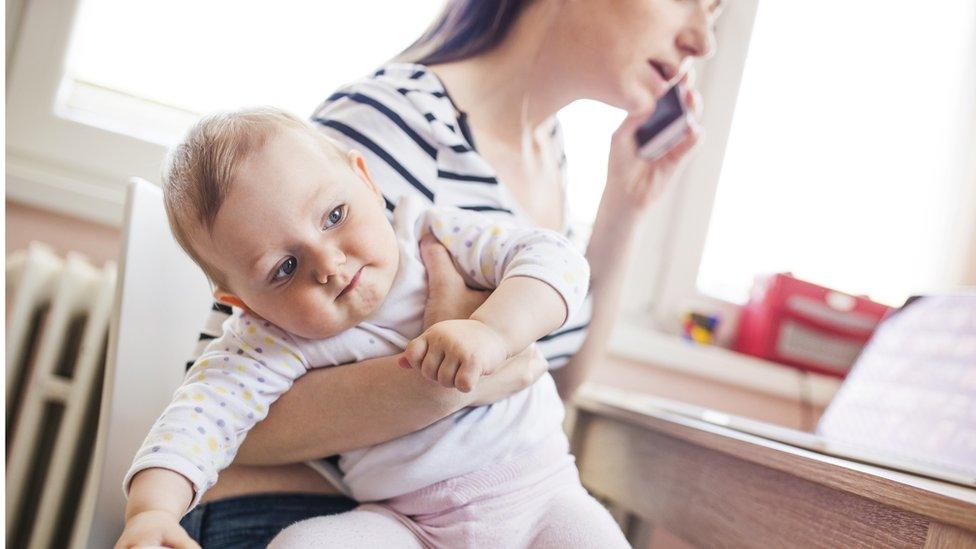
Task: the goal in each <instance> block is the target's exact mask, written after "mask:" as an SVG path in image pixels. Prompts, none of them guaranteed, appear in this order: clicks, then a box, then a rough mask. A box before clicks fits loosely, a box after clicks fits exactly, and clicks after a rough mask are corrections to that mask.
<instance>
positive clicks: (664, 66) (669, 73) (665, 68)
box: [648, 59, 678, 83]
mask: <svg viewBox="0 0 976 549" xmlns="http://www.w3.org/2000/svg"><path fill="white" fill-rule="evenodd" d="M648 64H649V65H651V67H652V68H653V69H654V70H655V72H657V74H658V76H660V77H661V80H664V82H665V83H670V82H671V80H672V79H673V78H674V77H675V76H677V75H678V69H677V68H676V67H674V66H673V65H671V64H669V63H666V62H664V61H658V60H656V59H650V60H648Z"/></svg>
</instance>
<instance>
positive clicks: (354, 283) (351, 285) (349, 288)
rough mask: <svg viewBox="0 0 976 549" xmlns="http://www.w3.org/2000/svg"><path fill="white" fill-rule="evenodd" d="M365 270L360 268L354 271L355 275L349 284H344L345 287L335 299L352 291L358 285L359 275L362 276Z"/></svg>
mask: <svg viewBox="0 0 976 549" xmlns="http://www.w3.org/2000/svg"><path fill="white" fill-rule="evenodd" d="M365 268H366V267H365V266H363V267H360V268H359V270H358V271H356V274H355V275H353V277H352V280H350V281H349V284H346V287H345V288H343V289H342V291H341V292H339V295H337V296H336V299H339V298H340V297H342V296H344V295H346V294H347V293H348V292H350V291H352V290H354V289H355V288H356V286H358V285H359V275H361V274H363V269H365Z"/></svg>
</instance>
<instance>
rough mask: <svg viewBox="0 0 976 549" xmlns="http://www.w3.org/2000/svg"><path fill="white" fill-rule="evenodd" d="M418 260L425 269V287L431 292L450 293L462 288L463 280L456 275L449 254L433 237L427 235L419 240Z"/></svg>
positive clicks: (455, 269)
mask: <svg viewBox="0 0 976 549" xmlns="http://www.w3.org/2000/svg"><path fill="white" fill-rule="evenodd" d="M420 259H421V260H423V262H424V267H426V268H427V287H428V288H429V289H430V291H431V292H442V291H452V290H457V289H463V288H464V279H463V278H461V275H460V274H458V272H457V268H455V267H454V262H453V261H452V260H451V254H449V253H448V252H447V248H445V247H444V245H443V244H441V243H440V241H438V240H437V238H435V237H434V235H432V234H430V233H427V234H425V235H424V236H423V238H421V239H420Z"/></svg>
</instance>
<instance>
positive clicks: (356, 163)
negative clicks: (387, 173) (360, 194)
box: [346, 149, 385, 205]
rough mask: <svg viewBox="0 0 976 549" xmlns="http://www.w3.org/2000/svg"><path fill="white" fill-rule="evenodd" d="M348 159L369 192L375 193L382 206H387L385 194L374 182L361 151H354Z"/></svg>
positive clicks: (349, 153) (347, 155) (348, 154)
mask: <svg viewBox="0 0 976 549" xmlns="http://www.w3.org/2000/svg"><path fill="white" fill-rule="evenodd" d="M346 159H347V160H349V166H350V167H351V168H352V171H353V172H355V174H356V175H358V176H359V178H360V179H362V180H363V182H364V183H366V186H367V187H369V190H371V191H373V194H375V195H376V198H377V199H378V200H379V203H380V205H385V204H384V203H385V201H384V199H383V193H382V192H380V188H379V187H378V186H376V182H375V181H373V176H371V175H370V174H369V167H368V166H367V165H366V159H365V158H363V155H362V154H360V153H359V151H357V150H355V149H353V150H350V151H349V152H348V153H347V154H346Z"/></svg>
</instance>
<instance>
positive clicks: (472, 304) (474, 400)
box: [420, 234, 549, 406]
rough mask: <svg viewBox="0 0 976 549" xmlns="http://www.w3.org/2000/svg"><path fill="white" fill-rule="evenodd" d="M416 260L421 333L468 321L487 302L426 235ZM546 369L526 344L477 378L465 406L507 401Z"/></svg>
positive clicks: (437, 244)
mask: <svg viewBox="0 0 976 549" xmlns="http://www.w3.org/2000/svg"><path fill="white" fill-rule="evenodd" d="M420 257H421V259H422V260H423V262H424V266H426V267H427V288H428V290H427V291H428V294H427V308H426V310H425V311H424V329H425V330H426V329H427V328H430V327H431V326H432V325H434V324H436V323H438V322H440V321H442V320H455V319H463V318H468V317H470V316H471V313H473V312H474V311H475V309H477V308H478V307H480V306H481V304H482V303H484V302H485V300H486V299H488V295H489V294H490V293H491V292H487V291H479V290H472V289H471V288H468V287H467V286H466V285H465V283H464V279H463V278H461V275H460V274H459V273H458V272H457V268H456V267H455V266H454V261H452V260H451V255H450V254H449V253H448V252H447V248H445V247H444V246H442V245H441V243H440V242H438V241H437V239H436V238H434V237H433V236H431V235H429V234H428V235H426V236H424V237H423V238H422V239H421V240H420ZM548 369H549V363H548V362H547V361H546V359H545V358H544V357H543V356H542V353H540V352H539V350H538V349H536V347H535V345H530V346H529V347H527V348H526V349H525V350H524V351H522V352H521V353H519V354H517V355H515V356H513V357H512V358H510V359H508V360H507V361H505V362H504V363H503V364H502V365H501V367H500V368H499V369H498V370H497V371H496V372H495V373H494V374H492V375H490V376H486V377H483V378H481V380H480V381H479V382H478V384H477V387H476V388H475V390H474V391H472V392H471V393H468V394H467V395H465V398H468V399H470V400H468V401H467V404H468V405H470V406H483V405H486V404H493V403H495V402H498V401H499V400H502V399H504V398H508V397H509V396H511V395H513V394H515V393H517V392H519V391H521V390H522V389H525V388H527V387H528V386H530V385H532V384H533V383H535V382H536V380H538V379H539V378H540V377H542V374H544V373H546V371H547V370H548ZM432 383H433V382H432Z"/></svg>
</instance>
